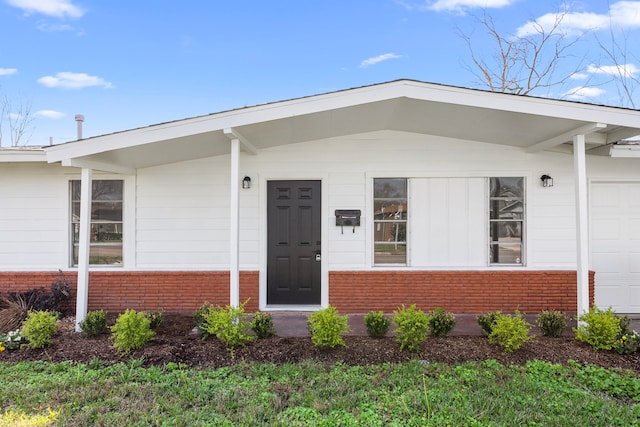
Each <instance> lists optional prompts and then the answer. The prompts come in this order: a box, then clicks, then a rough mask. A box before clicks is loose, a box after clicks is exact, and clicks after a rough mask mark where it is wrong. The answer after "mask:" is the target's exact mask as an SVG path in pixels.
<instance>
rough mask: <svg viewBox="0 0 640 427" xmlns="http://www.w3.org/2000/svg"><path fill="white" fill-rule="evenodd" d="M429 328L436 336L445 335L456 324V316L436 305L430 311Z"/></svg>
mask: <svg viewBox="0 0 640 427" xmlns="http://www.w3.org/2000/svg"><path fill="white" fill-rule="evenodd" d="M428 316H429V329H430V330H431V334H432V335H435V336H436V337H443V336H445V335H447V334H449V332H451V330H452V329H453V328H454V327H455V326H456V317H455V316H454V314H453V313H447V312H445V311H444V310H443V309H442V308H440V307H436V308H434V309H433V310H431V311H430V312H429V315H428Z"/></svg>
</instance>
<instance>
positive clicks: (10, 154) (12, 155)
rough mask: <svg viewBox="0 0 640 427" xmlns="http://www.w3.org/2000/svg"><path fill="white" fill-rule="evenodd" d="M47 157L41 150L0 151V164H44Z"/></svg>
mask: <svg viewBox="0 0 640 427" xmlns="http://www.w3.org/2000/svg"><path fill="white" fill-rule="evenodd" d="M46 161H47V156H46V155H45V152H44V150H42V149H27V150H20V149H17V150H13V149H11V150H0V163H22V162H46Z"/></svg>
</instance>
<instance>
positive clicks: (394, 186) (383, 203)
mask: <svg viewBox="0 0 640 427" xmlns="http://www.w3.org/2000/svg"><path fill="white" fill-rule="evenodd" d="M373 188H374V189H373V227H374V238H373V240H374V254H373V262H374V264H406V263H407V180H406V179H405V178H376V179H374V180H373Z"/></svg>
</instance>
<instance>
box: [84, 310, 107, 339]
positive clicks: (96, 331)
mask: <svg viewBox="0 0 640 427" xmlns="http://www.w3.org/2000/svg"><path fill="white" fill-rule="evenodd" d="M80 329H81V330H82V332H84V333H85V335H87V336H90V337H97V336H98V335H100V334H102V333H104V332H105V331H106V330H107V312H106V311H104V310H96V311H90V312H88V313H87V316H86V317H85V318H84V320H83V321H82V322H80Z"/></svg>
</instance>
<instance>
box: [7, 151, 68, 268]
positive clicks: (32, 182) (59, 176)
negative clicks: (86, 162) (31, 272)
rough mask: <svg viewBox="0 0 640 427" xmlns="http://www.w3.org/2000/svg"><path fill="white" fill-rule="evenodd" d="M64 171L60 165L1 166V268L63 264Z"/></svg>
mask: <svg viewBox="0 0 640 427" xmlns="http://www.w3.org/2000/svg"><path fill="white" fill-rule="evenodd" d="M67 172H68V171H67ZM64 173H65V169H64V168H61V167H60V166H57V165H48V164H40V163H34V164H29V163H27V164H6V163H5V164H2V166H0V269H2V270H14V269H17V270H22V269H35V270H38V269H56V268H66V267H67V266H68V248H67V246H66V245H67V242H68V237H67V236H68V230H69V225H68V223H67V220H68V213H69V207H68V206H67V203H68V191H69V190H68V189H69V185H68V178H67V177H65V175H64Z"/></svg>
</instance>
